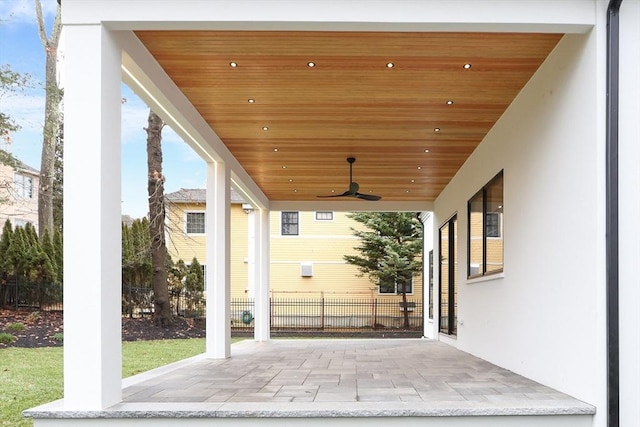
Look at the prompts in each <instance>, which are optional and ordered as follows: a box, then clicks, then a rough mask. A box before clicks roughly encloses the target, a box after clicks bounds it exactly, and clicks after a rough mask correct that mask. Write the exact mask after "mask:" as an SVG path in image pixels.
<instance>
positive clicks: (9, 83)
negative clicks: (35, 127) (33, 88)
mask: <svg viewBox="0 0 640 427" xmlns="http://www.w3.org/2000/svg"><path fill="white" fill-rule="evenodd" d="M30 79H31V78H30V76H29V75H28V74H20V73H18V72H16V71H13V70H11V68H10V67H9V65H2V66H0V106H2V105H8V103H5V102H2V100H3V99H5V98H7V97H9V96H11V95H12V94H15V93H17V92H20V91H22V90H23V89H24V88H25V87H27V86H28V85H29V82H30ZM19 129H20V125H19V124H18V123H17V122H16V121H15V119H14V118H13V117H11V116H10V115H9V114H7V113H6V112H4V111H1V110H0V138H2V139H3V140H4V142H6V143H9V142H11V133H12V132H15V131H17V130H19ZM5 160H6V159H4V158H3V157H0V163H4V161H5Z"/></svg>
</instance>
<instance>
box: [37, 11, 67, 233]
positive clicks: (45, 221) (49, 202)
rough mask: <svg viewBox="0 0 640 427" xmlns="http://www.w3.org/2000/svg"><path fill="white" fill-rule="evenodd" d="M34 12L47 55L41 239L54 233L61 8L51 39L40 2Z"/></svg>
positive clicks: (59, 98)
mask: <svg viewBox="0 0 640 427" xmlns="http://www.w3.org/2000/svg"><path fill="white" fill-rule="evenodd" d="M35 8H36V17H37V19H38V34H39V36H40V41H41V42H42V47H44V51H45V55H46V66H45V94H46V95H45V96H46V101H45V110H44V132H43V139H42V157H41V160H40V186H39V191H38V232H39V234H40V235H41V236H43V235H44V230H49V232H50V233H53V182H54V176H55V155H56V139H57V136H58V127H59V126H60V101H61V100H62V91H61V90H60V88H59V87H58V81H57V77H58V76H57V74H58V73H57V68H58V67H57V65H58V64H57V61H58V42H59V40H60V32H61V30H62V22H61V20H60V5H58V8H57V11H56V17H55V20H54V22H53V28H52V30H51V37H50V38H47V33H46V31H45V27H44V17H43V15H42V4H41V3H40V0H35Z"/></svg>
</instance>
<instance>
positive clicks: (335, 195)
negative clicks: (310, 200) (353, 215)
mask: <svg viewBox="0 0 640 427" xmlns="http://www.w3.org/2000/svg"><path fill="white" fill-rule="evenodd" d="M348 196H353V194H352V193H351V192H349V191H345V192H344V193H342V194H332V195H331V196H316V197H348Z"/></svg>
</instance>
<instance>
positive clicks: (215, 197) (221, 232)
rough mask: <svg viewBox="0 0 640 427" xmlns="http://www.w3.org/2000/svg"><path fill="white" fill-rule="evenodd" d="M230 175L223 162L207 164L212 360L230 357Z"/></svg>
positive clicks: (208, 342)
mask: <svg viewBox="0 0 640 427" xmlns="http://www.w3.org/2000/svg"><path fill="white" fill-rule="evenodd" d="M230 185H231V174H230V171H229V168H228V167H227V166H226V165H225V164H224V163H222V162H217V163H209V164H208V165H207V210H206V221H205V223H206V232H207V260H208V261H207V264H208V266H207V272H206V274H207V338H206V352H207V355H208V356H209V357H212V358H214V359H225V358H227V357H229V356H230V355H231V315H230V312H229V311H230V309H231V307H230V303H231V286H230V283H231V274H230V262H229V260H230V256H229V254H230V250H231V244H230V234H231V233H230V216H231V196H230V192H231V190H230V188H231V187H230Z"/></svg>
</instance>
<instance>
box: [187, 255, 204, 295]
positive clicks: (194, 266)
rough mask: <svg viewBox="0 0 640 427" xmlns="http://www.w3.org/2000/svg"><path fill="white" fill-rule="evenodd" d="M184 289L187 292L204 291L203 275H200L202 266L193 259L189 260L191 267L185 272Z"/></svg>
mask: <svg viewBox="0 0 640 427" xmlns="http://www.w3.org/2000/svg"><path fill="white" fill-rule="evenodd" d="M185 289H186V290H187V291H189V292H203V291H204V274H202V266H201V265H200V263H199V262H198V259H197V258H195V257H194V258H193V260H191V265H190V266H189V270H188V271H187V277H186V278H185Z"/></svg>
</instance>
